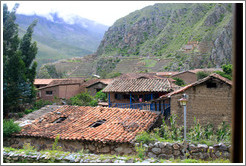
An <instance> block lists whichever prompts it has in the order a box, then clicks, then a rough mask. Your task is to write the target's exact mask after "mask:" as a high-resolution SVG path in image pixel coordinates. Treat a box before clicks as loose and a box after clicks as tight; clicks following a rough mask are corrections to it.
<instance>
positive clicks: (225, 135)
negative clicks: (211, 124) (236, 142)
mask: <svg viewBox="0 0 246 166" xmlns="http://www.w3.org/2000/svg"><path fill="white" fill-rule="evenodd" d="M216 134H217V141H218V142H219V141H224V140H229V139H230V129H229V125H228V124H226V123H225V122H222V123H221V124H220V125H219V126H218V130H217V132H216Z"/></svg>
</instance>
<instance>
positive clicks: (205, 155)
mask: <svg viewBox="0 0 246 166" xmlns="http://www.w3.org/2000/svg"><path fill="white" fill-rule="evenodd" d="M136 146H138V147H139V146H140V145H139V143H136ZM142 147H143V148H145V156H147V157H150V158H159V159H170V158H174V159H178V158H180V159H185V158H190V159H197V160H199V159H202V160H208V159H210V160H211V159H212V160H214V159H218V158H223V159H230V152H231V146H230V145H229V146H226V145H224V144H222V143H220V144H215V145H214V146H207V145H205V144H198V145H197V146H195V145H194V144H188V145H187V150H186V153H185V151H184V144H183V143H168V142H155V143H154V144H152V143H150V144H143V145H142Z"/></svg>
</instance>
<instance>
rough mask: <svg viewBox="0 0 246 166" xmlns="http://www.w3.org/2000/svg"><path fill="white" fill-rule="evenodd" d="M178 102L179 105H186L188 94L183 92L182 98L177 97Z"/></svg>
mask: <svg viewBox="0 0 246 166" xmlns="http://www.w3.org/2000/svg"><path fill="white" fill-rule="evenodd" d="M179 102H180V105H181V106H186V103H187V102H188V95H187V94H185V93H184V94H183V95H182V98H181V99H179Z"/></svg>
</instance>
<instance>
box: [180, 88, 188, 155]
mask: <svg viewBox="0 0 246 166" xmlns="http://www.w3.org/2000/svg"><path fill="white" fill-rule="evenodd" d="M179 102H180V105H181V106H184V152H185V153H186V149H187V144H186V104H187V102H188V95H187V94H185V93H184V94H183V96H182V98H181V99H179ZM185 157H186V156H185Z"/></svg>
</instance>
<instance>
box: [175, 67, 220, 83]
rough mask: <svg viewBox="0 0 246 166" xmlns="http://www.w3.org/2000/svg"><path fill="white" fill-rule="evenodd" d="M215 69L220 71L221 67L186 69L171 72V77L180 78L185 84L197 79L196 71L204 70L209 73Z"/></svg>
mask: <svg viewBox="0 0 246 166" xmlns="http://www.w3.org/2000/svg"><path fill="white" fill-rule="evenodd" d="M215 71H222V69H221V68H206V69H194V70H186V71H182V72H179V73H176V74H173V75H172V76H171V77H172V78H180V79H182V80H183V81H184V82H185V84H191V83H193V82H196V81H197V73H198V72H205V73H208V74H211V73H213V72H215Z"/></svg>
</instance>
